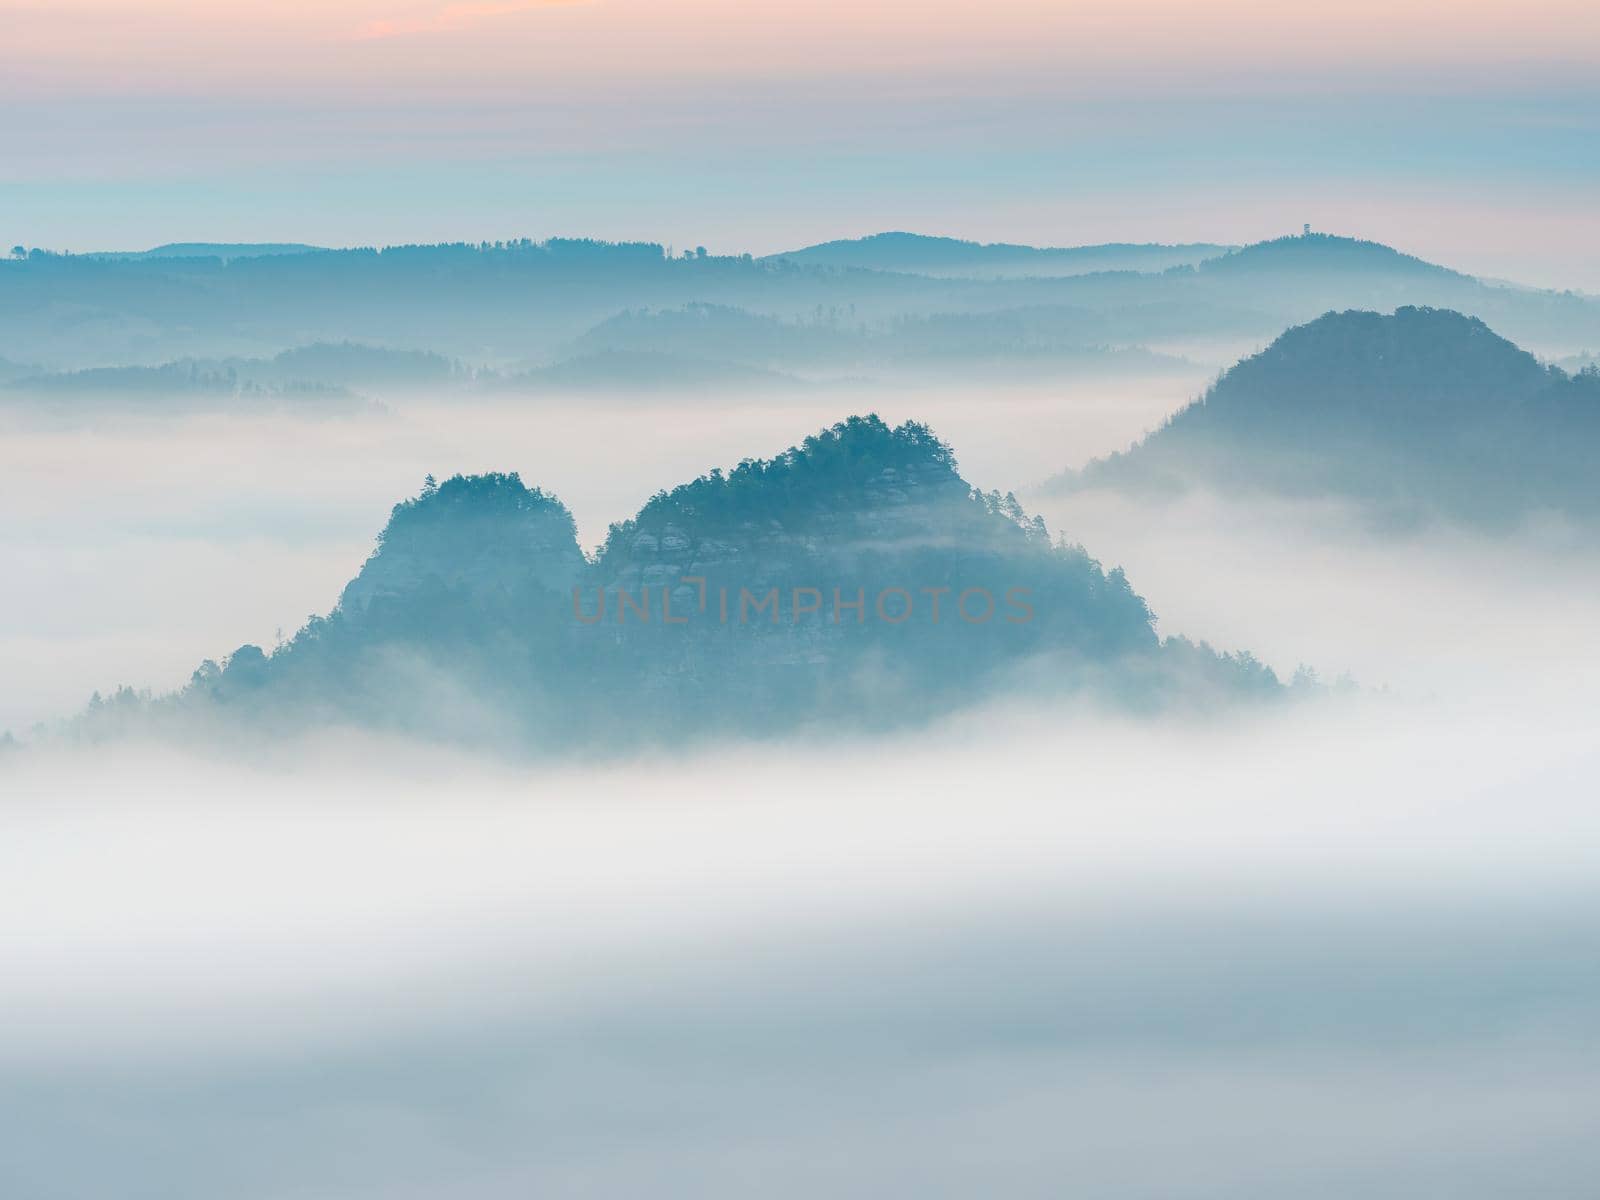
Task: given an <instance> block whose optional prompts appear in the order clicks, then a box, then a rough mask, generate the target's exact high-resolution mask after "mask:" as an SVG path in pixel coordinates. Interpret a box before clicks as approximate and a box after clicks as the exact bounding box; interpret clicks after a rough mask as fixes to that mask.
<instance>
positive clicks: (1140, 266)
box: [767, 232, 1231, 277]
mask: <svg viewBox="0 0 1600 1200" xmlns="http://www.w3.org/2000/svg"><path fill="white" fill-rule="evenodd" d="M1230 249H1231V247H1229V246H1222V245H1215V244H1212V243H1209V242H1196V243H1189V244H1183V245H1173V246H1168V245H1160V244H1155V243H1150V244H1139V243H1128V242H1108V243H1104V244H1101V245H1091V246H1026V245H1020V244H1016V243H1011V242H971V241H963V240H961V239H959V238H949V237H930V236H927V235H925V234H918V233H900V232H891V233H875V234H870V235H868V236H866V237H860V238H847V239H842V240H839V241H833V242H821V243H818V244H817V245H814V246H805V247H802V248H801V249H798V250H786V251H783V252H782V253H779V254H772V255H768V256H767V257H768V258H769V259H784V260H787V261H789V262H797V263H805V264H807V265H812V266H829V267H855V268H860V269H865V270H873V271H905V272H910V273H912V274H933V275H954V276H958V277H983V276H985V275H1001V276H1015V275H1025V274H1028V273H1030V272H1031V273H1035V274H1040V275H1080V274H1090V273H1093V272H1096V271H1161V270H1165V269H1166V268H1167V267H1171V266H1178V265H1180V264H1189V265H1193V264H1195V263H1199V262H1201V261H1202V260H1204V259H1207V258H1211V257H1214V256H1216V255H1218V254H1224V253H1226V252H1227V251H1228V250H1230Z"/></svg>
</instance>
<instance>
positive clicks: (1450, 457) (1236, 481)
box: [1058, 307, 1600, 524]
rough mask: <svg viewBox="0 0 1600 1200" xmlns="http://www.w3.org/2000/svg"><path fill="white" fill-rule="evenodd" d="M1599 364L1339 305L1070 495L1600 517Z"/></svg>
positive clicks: (1446, 321)
mask: <svg viewBox="0 0 1600 1200" xmlns="http://www.w3.org/2000/svg"><path fill="white" fill-rule="evenodd" d="M1597 452H1600V371H1591V370H1585V371H1583V372H1581V373H1579V374H1577V375H1568V374H1566V373H1565V372H1563V371H1561V370H1560V369H1559V368H1556V367H1551V366H1545V365H1542V364H1541V363H1540V362H1539V361H1538V359H1536V358H1535V357H1534V356H1533V355H1531V354H1529V353H1527V352H1526V351H1524V350H1522V349H1520V348H1519V347H1517V346H1516V345H1515V344H1514V343H1512V342H1510V341H1508V340H1507V339H1505V338H1502V337H1500V336H1499V335H1498V334H1496V333H1494V332H1493V331H1492V330H1491V329H1490V328H1489V327H1488V326H1487V325H1485V324H1484V323H1483V322H1482V321H1480V320H1477V319H1476V318H1473V317H1467V316H1463V315H1462V314H1460V313H1456V312H1451V311H1448V310H1437V309H1426V308H1414V307H1402V308H1399V309H1397V310H1395V312H1394V313H1393V314H1392V315H1387V316H1385V315H1383V314H1380V313H1374V312H1361V311H1351V312H1342V313H1328V314H1326V315H1324V316H1322V317H1319V318H1318V319H1317V320H1315V321H1312V322H1310V323H1309V324H1306V325H1303V326H1299V327H1297V328H1294V329H1291V330H1289V331H1288V332H1286V333H1284V334H1283V335H1282V336H1280V337H1279V338H1277V339H1276V340H1275V341H1274V342H1273V343H1272V345H1270V346H1268V347H1267V348H1266V349H1265V350H1263V351H1261V352H1260V353H1259V354H1256V355H1253V356H1252V357H1250V358H1247V359H1244V360H1243V361H1241V362H1240V363H1238V364H1237V365H1236V366H1234V367H1233V368H1232V369H1231V370H1229V371H1228V372H1227V373H1226V374H1224V375H1223V376H1222V378H1221V379H1219V380H1218V381H1217V383H1216V384H1215V385H1214V386H1213V387H1212V388H1211V389H1210V390H1209V391H1208V392H1207V393H1206V394H1205V396H1203V397H1202V398H1201V399H1199V400H1197V401H1196V402H1194V403H1193V404H1191V405H1189V406H1188V407H1187V408H1185V409H1183V410H1182V411H1181V412H1179V413H1177V414H1176V415H1175V416H1173V417H1172V419H1171V420H1170V421H1168V422H1167V424H1166V425H1165V426H1164V427H1162V428H1161V429H1159V430H1157V431H1156V432H1155V433H1152V434H1151V435H1150V436H1149V437H1147V438H1145V439H1144V440H1143V441H1141V442H1139V443H1138V444H1137V445H1135V446H1134V447H1133V448H1132V449H1130V450H1129V451H1127V452H1126V453H1124V454H1116V455H1112V456H1111V457H1110V458H1108V459H1103V460H1100V461H1098V462H1095V463H1092V464H1090V465H1089V466H1088V467H1086V468H1085V469H1084V470H1083V471H1081V472H1078V473H1076V474H1074V475H1072V476H1069V477H1065V478H1064V479H1063V480H1062V481H1060V483H1059V485H1058V486H1061V487H1065V488H1068V489H1080V488H1095V487H1110V488H1124V489H1128V488H1131V489H1136V490H1150V489H1152V488H1155V489H1172V488H1183V487H1187V486H1191V485H1194V484H1203V485H1205V486H1209V487H1217V488H1223V489H1228V490H1237V489H1241V488H1254V489H1261V490H1267V491H1275V492H1282V493H1287V494H1295V495H1305V496H1320V495H1329V496H1340V497H1346V498H1350V499H1355V500H1359V501H1363V502H1366V503H1370V504H1375V505H1378V506H1380V507H1381V508H1384V509H1387V510H1390V511H1394V512H1397V513H1401V512H1406V511H1415V512H1429V511H1432V512H1437V513H1441V514H1444V515H1448V516H1452V517H1457V518H1464V519H1468V520H1471V521H1475V522H1487V523H1490V524H1502V523H1507V522H1515V521H1516V520H1519V519H1521V518H1522V517H1523V516H1525V515H1526V514H1528V513H1531V512H1536V511H1539V510H1542V509H1549V510H1555V511H1559V512H1564V513H1567V514H1568V515H1571V516H1574V517H1578V518H1582V519H1593V518H1600V474H1597V473H1596V472H1595V471H1594V469H1593V463H1594V459H1595V455H1596V454H1597Z"/></svg>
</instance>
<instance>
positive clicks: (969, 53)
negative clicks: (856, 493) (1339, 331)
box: [0, 0, 1600, 290]
mask: <svg viewBox="0 0 1600 1200" xmlns="http://www.w3.org/2000/svg"><path fill="white" fill-rule="evenodd" d="M0 17H3V18H4V22H3V28H4V31H5V42H6V48H5V56H6V68H5V70H4V71H0V138H3V140H4V144H5V145H6V147H7V149H6V152H5V153H4V154H3V155H0V216H3V217H4V219H5V221H6V222H7V228H6V229H4V230H0V237H4V238H5V239H6V244H10V242H12V241H22V242H24V243H27V244H30V245H47V246H55V247H59V248H68V249H90V248H103V247H107V246H113V245H115V246H130V245H146V244H152V243H155V242H159V241H165V240H187V239H208V240H209V239H228V240H267V239H272V240H305V241H314V242H322V243H335V244H343V243H350V242H363V243H365V242H380V243H381V242H389V241H400V240H429V239H436V238H466V239H473V240H476V239H477V238H480V237H506V236H544V235H547V234H550V233H558V232H559V233H590V234H594V235H597V236H606V237H645V238H651V239H655V240H662V241H676V242H678V243H679V244H684V243H688V244H699V243H703V244H705V245H707V246H710V247H712V248H714V249H727V250H737V249H752V250H757V251H761V250H770V249H777V248H781V247H784V246H790V245H794V244H796V243H798V242H802V241H807V240H814V239H817V238H822V237H833V236H847V235H854V234H859V233H865V232H871V231H873V230H875V229H882V228H885V227H890V228H914V229H918V230H921V231H925V232H949V233H954V234H959V235H963V236H971V237H978V238H983V239H987V240H996V239H1012V240H1033V241H1049V242H1054V243H1063V242H1083V241H1096V240H1140V241H1148V240H1177V239H1207V240H1221V241H1245V240H1252V239H1253V238H1256V237H1261V236H1270V235H1272V234H1275V233H1278V232H1282V231H1284V230H1285V229H1292V228H1295V227H1297V226H1298V224H1299V222H1300V221H1302V220H1309V221H1311V222H1312V223H1313V224H1315V225H1317V226H1318V227H1320V228H1329V229H1334V230H1339V231H1347V232H1352V233H1361V234H1363V235H1365V236H1371V237H1376V238H1379V239H1381V240H1384V241H1389V242H1392V243H1394V244H1397V245H1400V246H1402V247H1404V248H1406V249H1410V250H1413V251H1416V252H1419V253H1426V254H1428V255H1430V256H1431V257H1436V258H1439V259H1442V260H1444V261H1447V262H1450V263H1452V264H1453V265H1461V266H1463V267H1466V268H1468V269H1473V270H1479V271H1486V272H1489V273H1494V274H1499V275H1505V276H1510V277H1515V278H1521V279H1526V280H1529V281H1532V282H1537V283H1541V284H1547V285H1570V286H1581V287H1585V288H1589V289H1593V290H1600V217H1597V216H1596V213H1600V152H1597V151H1596V149H1595V147H1596V146H1600V83H1597V82H1596V81H1597V79H1600V4H1597V3H1596V0H1525V2H1523V3H1516V4H1513V3H1502V2H1494V3H1486V2H1483V0H1477V2H1471V0H1469V2H1465V3H1462V2H1448V3H1447V2H1441V0H1434V2H1424V3H1418V2H1416V0H1385V2H1380V0H1347V2H1344V3H1338V4H1326V5H1312V4H1294V3H1287V2H1281V0H1280V2H1276V3H1263V2H1259V0H1223V2H1220V3H1205V4H1201V3H1192V2H1179V0H1119V2H1117V3H1109V2H1095V3H1072V2H1065V3H1063V2H1046V0H984V2H983V3H974V2H967V3H955V2H952V0H923V2H921V3H911V2H909V0H878V2H876V3H869V2H867V0H805V2H801V0H783V2H770V0H566V2H559V0H444V2H440V0H347V2H344V3H325V2H324V3H310V2H307V0H280V2H277V3H271V4H238V3H234V4H226V3H197V2H195V0H22V2H20V3H19V2H17V0H0Z"/></svg>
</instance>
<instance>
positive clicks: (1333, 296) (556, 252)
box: [0, 235, 1600, 375]
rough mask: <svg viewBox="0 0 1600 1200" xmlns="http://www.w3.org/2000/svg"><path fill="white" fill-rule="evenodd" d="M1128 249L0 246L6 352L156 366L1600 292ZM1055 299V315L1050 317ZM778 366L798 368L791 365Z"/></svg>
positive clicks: (1146, 330)
mask: <svg viewBox="0 0 1600 1200" xmlns="http://www.w3.org/2000/svg"><path fill="white" fill-rule="evenodd" d="M951 242H952V244H953V247H954V248H953V249H952V246H951V245H947V244H946V243H945V242H943V241H939V240H937V239H935V244H936V246H938V247H939V253H941V254H945V255H947V256H948V255H949V254H952V253H958V254H960V255H966V254H968V253H971V252H972V251H969V250H967V249H963V248H962V244H961V243H958V242H954V241H953V239H952V240H951ZM894 244H895V245H898V244H899V243H898V242H896V243H894ZM915 245H918V246H921V245H923V243H922V242H921V241H918V242H916V243H915ZM1024 249H1028V248H1024ZM976 253H979V254H980V255H984V254H988V255H991V256H992V255H993V254H996V253H998V254H1001V255H1002V256H1006V255H1011V254H1014V253H1019V252H1017V251H1014V250H1012V249H1008V248H1001V249H1000V250H998V251H996V250H993V249H992V248H990V249H985V248H983V247H978V249H977V251H976ZM1030 261H1031V260H1030ZM1154 265H1155V264H1151V263H1146V264H1143V267H1152V266H1154ZM1143 267H1142V268H1141V269H1139V270H1131V269H1115V270H1109V269H1097V270H1093V271H1090V272H1089V273H1066V274H1049V273H1040V272H1037V271H1034V270H1033V269H1032V268H1031V267H1030V268H1028V269H1027V270H1023V271H1020V272H1017V273H1004V272H1002V273H996V272H992V271H987V270H986V271H982V272H978V273H967V274H963V273H961V272H954V273H949V274H940V273H937V272H935V273H933V274H915V273H909V272H907V271H905V270H904V269H903V264H902V265H901V269H893V270H891V269H869V268H866V267H860V266H834V265H825V264H822V263H819V262H807V261H802V260H799V259H796V258H794V257H786V256H776V257H771V258H765V259H755V258H752V257H751V256H749V255H702V254H700V253H698V252H692V253H687V254H676V255H671V254H668V252H667V251H666V250H665V248H664V247H662V246H660V245H658V244H654V243H602V242H591V241H582V240H575V239H550V240H549V241H546V242H532V241H529V240H526V239H516V240H512V241H510V242H495V243H480V244H465V243H463V244H455V245H437V246H392V247H387V248H384V249H382V250H376V249H371V248H367V249H347V250H326V251H318V252H307V253H302V254H277V255H266V256H260V257H241V258H232V259H227V260H223V259H219V258H216V257H194V258H185V257H176V258H172V257H168V258H105V257H95V256H83V255H55V254H49V253H45V252H42V251H37V250H36V251H30V252H27V253H26V254H25V255H24V256H23V257H21V258H10V259H3V260H0V357H6V358H10V359H13V360H18V361H30V362H39V363H42V364H44V365H46V366H47V367H49V368H53V369H56V370H61V369H72V368H79V367H94V366H107V365H128V366H154V365H158V364H160V363H162V362H170V361H175V360H187V359H225V358H234V357H245V358H259V357H270V356H271V355H273V354H276V353H278V352H280V351H282V350H284V349H287V348H290V347H293V346H298V345H302V344H304V343H305V342H307V341H312V340H321V341H329V342H352V343H366V344H382V345H405V346H411V347H415V348H417V349H425V350H430V351H432V352H434V353H437V354H440V355H442V356H444V357H447V358H453V359H456V360H459V361H461V362H464V363H467V364H469V365H470V366H471V367H472V368H474V369H476V368H490V369H494V370H505V369H513V368H518V367H526V366H527V365H529V364H540V363H550V362H553V361H554V360H555V359H556V358H557V357H559V356H561V355H562V354H563V353H564V352H565V351H566V350H567V349H568V348H570V347H571V346H572V345H573V343H574V342H575V341H577V340H578V339H580V338H583V337H585V336H586V335H587V334H589V333H590V331H594V330H597V329H599V328H600V327H602V326H603V325H605V323H606V322H608V321H611V320H612V319H614V318H616V317H618V315H619V314H622V313H626V312H630V311H633V312H640V311H651V312H657V313H659V312H663V311H672V310H682V309H687V308H690V307H692V306H698V305H703V306H709V307H716V308H721V309H738V310H742V311H744V312H746V313H749V314H751V315H752V316H754V317H756V318H767V319H771V320H775V321H778V322H782V323H786V324H789V325H793V324H796V323H804V322H812V321H815V320H816V318H817V317H818V316H819V314H821V315H826V314H837V315H838V319H839V320H840V321H841V322H847V323H848V326H849V329H850V330H851V331H852V332H853V333H855V334H858V335H864V336H865V337H867V338H871V339H878V340H880V341H884V340H889V339H892V338H894V337H896V336H898V335H899V332H900V331H901V330H905V329H911V328H914V327H915V326H916V325H917V324H918V323H919V322H920V323H924V324H928V323H933V322H942V323H943V324H944V326H945V328H946V329H947V330H954V331H956V332H958V333H960V334H961V335H962V337H963V338H964V339H965V340H966V341H967V342H968V343H969V344H970V343H971V342H973V341H975V340H978V339H975V338H972V337H968V336H967V331H964V330H962V329H961V328H960V327H961V325H962V323H963V322H965V323H968V324H969V325H970V326H973V327H976V326H977V325H979V324H981V323H984V322H989V323H991V325H992V324H993V321H994V318H995V317H996V315H997V314H1000V313H1013V314H1029V315H1028V316H1026V317H1025V318H1020V320H1021V321H1023V322H1024V323H1025V326H1024V332H1025V333H1026V336H1027V339H1028V340H1027V342H1026V343H1025V344H1024V345H1023V347H1022V349H1023V351H1025V352H1026V353H1027V354H1033V353H1034V352H1035V351H1036V349H1037V348H1038V347H1037V344H1036V343H1037V340H1038V339H1037V336H1036V335H1037V334H1038V333H1040V332H1042V330H1043V324H1044V320H1045V319H1046V317H1045V315H1046V314H1055V317H1054V318H1049V319H1054V320H1056V321H1057V330H1056V331H1055V332H1054V333H1052V334H1051V335H1050V336H1051V337H1052V338H1054V339H1056V345H1057V346H1058V347H1059V346H1061V345H1063V344H1064V342H1065V340H1066V339H1067V338H1070V339H1071V340H1073V341H1075V342H1076V343H1077V344H1078V345H1079V346H1099V347H1106V348H1112V349H1126V348H1129V347H1137V346H1144V347H1151V346H1154V347H1155V348H1157V349H1159V348H1160V345H1162V344H1165V343H1178V344H1190V343H1194V342H1197V341H1198V342H1221V343H1225V344H1237V343H1239V342H1240V341H1253V340H1264V339H1268V338H1271V337H1275V336H1276V335H1277V334H1278V333H1280V332H1282V331H1283V330H1284V329H1285V328H1287V327H1289V326H1292V325H1297V324H1301V323H1303V322H1305V321H1308V320H1311V319H1313V318H1315V317H1316V316H1317V315H1319V314H1321V313H1324V312H1328V311H1330V310H1331V311H1340V310H1345V309H1375V310H1376V309H1381V310H1383V311H1390V310H1392V309H1393V308H1396V307H1399V306H1404V305H1413V306H1426V307H1433V308H1450V309H1454V310H1456V311H1459V312H1464V313H1467V314H1469V315H1472V316H1476V317H1479V318H1481V319H1483V320H1484V321H1486V322H1488V323H1489V324H1491V325H1492V326H1493V327H1494V328H1496V329H1498V330H1500V331H1501V332H1502V333H1504V334H1506V335H1507V336H1510V337H1514V338H1516V339H1517V340H1519V341H1520V342H1522V343H1523V344H1524V345H1526V346H1528V347H1529V348H1530V349H1533V350H1536V351H1538V352H1539V353H1541V354H1545V355H1547V356H1549V357H1558V356H1560V355H1563V354H1572V353H1575V352H1577V351H1579V350H1581V349H1583V348H1585V347H1590V348H1592V347H1593V346H1595V345H1596V344H1600V299H1596V298H1592V297H1586V296H1583V295H1580V294H1575V293H1567V292H1556V291H1538V290H1532V289H1524V288H1513V287H1495V286H1489V285H1486V284H1484V283H1483V282H1481V281H1479V280H1476V279H1473V278H1471V277H1469V276H1465V275H1461V274H1459V273H1457V272H1454V271H1450V270H1448V269H1446V268H1442V267H1435V266H1433V265H1431V264H1426V263H1422V262H1421V261H1420V260H1418V259H1415V258H1413V257H1411V256H1408V255H1403V254H1400V253H1398V252H1396V251H1393V250H1391V249H1389V248H1387V247H1382V246H1378V245H1377V244H1376V243H1368V242H1361V241H1358V240H1356V239H1352V238H1336V237H1332V236H1329V235H1311V236H1308V237H1297V238H1287V239H1277V240H1275V241H1273V242H1267V243H1262V244H1259V245H1257V246H1252V247H1245V248H1243V249H1240V250H1238V251H1235V252H1231V253H1224V254H1222V255H1220V256H1216V257H1209V258H1204V259H1202V260H1200V261H1199V262H1198V263H1189V262H1181V263H1177V264H1174V265H1163V266H1161V268H1160V269H1143ZM1069 317H1070V320H1071V323H1072V326H1073V328H1072V330H1071V331H1070V332H1069V331H1068V330H1067V328H1066V325H1065V324H1064V323H1063V322H1064V321H1065V320H1066V319H1067V318H1069ZM613 332H615V331H613ZM998 332H999V331H997V330H993V329H991V330H990V332H988V333H985V334H984V337H986V338H987V339H988V341H989V342H990V344H991V345H994V346H995V347H996V349H997V350H998V351H999V352H1000V355H1001V356H1003V355H1004V354H1008V353H1010V350H1009V349H1008V348H1007V346H1006V343H1005V340H1004V335H1003V334H1001V335H1000V336H999V337H997V336H995V335H996V334H997V333H998ZM944 344H945V343H943V342H942V341H940V340H939V339H933V340H931V341H930V342H928V343H925V345H924V346H923V347H922V348H920V349H917V350H916V351H915V352H914V353H915V354H916V355H921V356H923V357H922V359H921V360H919V361H920V363H921V365H922V366H923V367H927V368H936V366H937V364H936V363H935V362H934V361H933V359H932V358H930V357H928V356H929V355H931V354H932V353H933V351H934V350H936V349H938V348H940V347H941V346H942V345H944ZM606 348H608V349H640V350H643V349H656V350H660V351H661V352H663V353H674V354H678V355H679V356H680V357H702V358H704V357H708V356H707V355H705V354H703V353H690V352H688V351H680V350H678V349H676V348H663V347H653V348H652V347H644V346H631V347H630V346H617V345H613V346H608V347H606ZM587 349H590V350H598V349H601V347H598V346H590V347H588V348H587ZM709 357H714V358H715V357H723V356H721V355H711V356H709ZM747 365H761V366H767V365H768V364H747ZM771 366H772V368H773V369H780V370H786V371H787V370H792V371H794V372H795V373H798V374H802V375H803V374H804V373H805V365H804V364H800V363H793V364H776V363H774V364H771Z"/></svg>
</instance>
